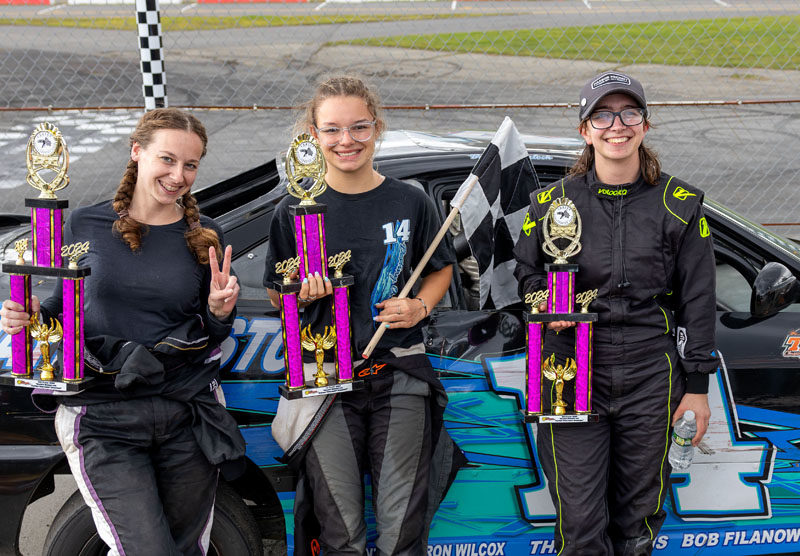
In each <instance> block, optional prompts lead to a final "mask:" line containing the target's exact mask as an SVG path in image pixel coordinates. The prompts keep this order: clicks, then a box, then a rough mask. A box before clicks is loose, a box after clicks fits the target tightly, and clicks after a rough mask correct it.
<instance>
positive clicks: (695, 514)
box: [0, 131, 800, 556]
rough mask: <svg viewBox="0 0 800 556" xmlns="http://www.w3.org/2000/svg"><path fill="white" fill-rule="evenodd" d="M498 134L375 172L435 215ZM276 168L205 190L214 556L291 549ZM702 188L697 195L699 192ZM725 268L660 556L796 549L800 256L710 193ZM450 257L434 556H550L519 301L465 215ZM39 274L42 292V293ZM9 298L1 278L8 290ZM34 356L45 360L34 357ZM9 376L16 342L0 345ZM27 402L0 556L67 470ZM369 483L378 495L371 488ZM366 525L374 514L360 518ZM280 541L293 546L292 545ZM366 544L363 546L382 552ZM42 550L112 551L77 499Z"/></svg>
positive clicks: (395, 137)
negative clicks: (216, 325)
mask: <svg viewBox="0 0 800 556" xmlns="http://www.w3.org/2000/svg"><path fill="white" fill-rule="evenodd" d="M523 138H524V140H525V141H526V144H527V147H528V152H529V156H530V159H531V162H532V163H533V165H534V167H535V169H536V171H537V174H538V178H539V180H540V182H541V183H543V184H545V183H548V182H550V181H555V180H557V179H559V178H561V177H562V176H564V174H565V173H566V170H567V169H568V168H569V166H570V165H571V164H572V163H573V162H574V160H575V159H576V157H577V156H578V154H579V152H580V150H581V149H582V146H583V143H582V142H581V141H577V140H572V139H563V138H549V137H539V136H523ZM490 139H491V134H490V133H479V132H465V133H458V134H450V135H432V134H426V133H420V132H412V131H396V132H388V133H387V134H386V136H385V137H384V139H383V141H382V143H381V146H380V150H379V152H378V154H377V156H376V164H377V167H378V169H379V171H380V172H381V173H382V174H385V175H389V176H393V177H396V178H398V179H401V180H404V181H406V182H408V183H410V184H412V185H413V186H414V187H419V188H421V189H422V190H424V191H425V192H426V193H427V194H428V195H429V196H430V198H431V199H432V200H433V201H434V203H435V204H436V206H437V207H438V208H439V209H440V211H441V214H442V218H443V219H444V217H445V216H446V215H447V213H449V211H450V202H451V200H452V199H453V196H454V194H455V192H456V190H457V189H458V187H459V185H460V184H461V183H462V182H463V181H464V179H465V178H466V176H467V175H468V174H469V172H470V170H471V168H472V166H473V165H474V164H475V162H476V160H477V159H478V158H479V157H480V154H481V152H482V151H483V149H484V148H485V146H486V145H487V143H488V141H489V140H490ZM281 169H282V161H280V160H271V161H269V162H267V163H266V164H263V165H261V166H259V167H256V168H253V169H252V170H249V171H247V172H244V173H242V174H240V175H237V176H234V177H232V178H230V179H227V180H224V181H222V182H219V183H217V184H214V185H212V186H210V187H208V188H205V189H203V190H200V191H198V192H197V193H196V196H197V198H198V201H199V202H200V205H201V209H202V211H203V213H204V214H207V215H209V216H211V217H213V218H215V219H216V221H217V222H218V223H219V224H220V225H221V226H222V228H223V230H224V232H225V239H226V242H227V243H230V244H231V245H233V249H234V259H235V260H234V269H235V271H236V273H237V274H238V276H239V281H240V284H241V286H242V291H241V294H240V297H239V304H238V316H237V318H236V320H235V322H234V326H233V330H232V332H231V334H230V337H228V338H227V339H226V341H225V342H224V344H223V346H222V347H223V360H222V364H223V370H222V385H223V389H224V391H225V397H226V400H227V406H228V410H229V411H230V413H231V414H232V415H233V416H234V417H235V418H236V419H237V421H238V423H239V426H240V428H241V431H242V433H243V435H244V436H245V439H246V441H247V459H248V467H247V471H246V472H245V474H244V476H242V477H241V478H240V479H238V480H236V481H234V482H232V483H230V484H227V483H223V484H221V485H220V492H219V493H218V496H217V505H216V514H215V519H214V529H213V531H212V539H211V542H212V547H211V552H210V553H211V554H223V555H234V554H235V555H241V554H261V553H262V552H263V551H265V550H266V552H263V553H267V554H283V553H284V552H285V553H288V554H292V552H293V550H292V545H293V519H292V507H293V503H294V476H293V473H292V472H291V470H290V469H289V468H288V467H286V466H284V465H283V464H281V463H280V461H279V458H280V456H281V455H282V452H281V450H280V448H279V447H278V446H277V444H276V443H275V442H274V440H273V439H272V437H271V434H270V424H271V422H272V419H273V418H274V416H275V410H276V408H277V403H278V399H279V396H280V394H279V392H278V388H279V386H280V385H281V384H283V382H284V379H285V370H284V360H283V342H282V337H281V321H280V318H279V315H278V313H277V311H276V310H275V309H274V308H272V306H271V305H270V303H269V301H268V299H267V297H266V293H265V290H264V287H263V285H262V276H263V271H264V257H265V253H266V249H267V245H268V242H269V237H268V230H269V223H270V221H271V218H272V213H273V210H274V208H275V206H276V204H277V203H278V202H279V201H280V199H281V198H282V197H283V196H284V195H286V194H287V192H286V188H285V181H284V179H283V177H282V171H281ZM696 185H698V186H699V187H701V188H702V184H696ZM705 212H706V218H707V220H708V223H709V224H710V227H711V230H712V234H713V239H714V250H715V256H716V263H717V264H716V267H717V342H718V348H719V352H720V354H721V356H722V361H723V365H722V366H721V369H720V371H719V372H718V373H716V374H714V375H712V377H711V383H710V389H709V403H710V405H711V409H712V419H711V423H710V426H709V430H708V433H707V434H706V437H705V439H704V440H703V442H702V443H701V445H700V447H699V449H698V450H697V451H696V454H695V458H694V463H693V464H692V465H691V466H690V467H689V468H688V469H686V470H684V471H676V472H674V473H673V474H672V478H671V482H670V485H669V492H668V493H666V494H667V496H666V503H665V509H666V511H667V514H668V517H667V521H666V522H665V524H664V526H663V528H662V530H661V532H660V533H659V535H658V536H657V537H656V538H655V539H654V553H655V554H703V555H705V554H709V555H710V554H726V555H727V554H765V553H769V554H790V553H798V552H800V472H798V469H800V394H798V393H800V314H798V313H799V312H800V283H799V282H798V279H799V278H800V248H798V246H797V245H796V244H795V243H793V242H791V241H788V240H786V239H783V238H781V237H779V236H777V235H775V234H773V233H771V232H770V231H768V230H767V229H766V228H764V227H762V226H760V225H758V224H755V223H753V222H750V221H748V220H746V219H745V218H742V217H741V216H739V215H737V214H735V213H733V212H732V211H730V210H728V209H726V208H725V207H723V206H722V205H720V204H717V203H715V202H714V201H712V200H709V199H706V201H705ZM0 231H2V232H3V235H2V237H0V245H2V248H3V252H4V253H5V257H6V260H10V259H11V258H12V257H14V256H15V255H16V254H15V252H14V251H13V246H14V242H15V240H17V239H19V238H21V237H25V236H26V235H27V234H28V233H29V222H28V217H27V216H25V215H20V216H16V215H7V216H0ZM449 233H450V234H451V238H452V240H453V243H454V245H455V247H456V252H457V255H458V272H456V273H454V278H453V281H452V284H451V286H450V288H449V291H448V294H447V295H446V296H445V298H444V299H443V300H442V302H441V303H440V304H439V305H438V306H437V307H436V308H435V309H434V311H433V312H432V314H431V316H430V319H429V321H428V324H427V326H426V327H425V331H424V333H425V344H426V348H427V352H428V356H429V358H430V360H431V362H432V364H433V366H434V368H435V369H436V370H437V371H438V373H439V377H440V379H441V381H442V383H443V384H444V386H445V388H446V390H447V393H448V396H449V405H448V407H447V411H446V413H445V425H446V426H447V428H448V430H449V432H450V435H451V436H452V437H453V438H454V440H455V441H456V442H457V444H458V445H459V447H460V448H461V449H462V450H463V451H464V453H465V455H466V457H467V459H468V461H469V463H468V464H467V465H466V466H465V467H463V468H462V469H461V470H460V471H459V472H458V474H457V476H456V478H455V481H454V483H453V485H452V486H451V488H450V490H449V491H448V493H447V496H446V497H445V499H444V500H443V502H442V504H441V506H440V507H439V510H438V512H437V514H436V517H435V519H434V521H433V525H432V527H431V530H430V537H429V544H428V554H429V555H437V556H444V555H447V556H451V555H455V556H500V555H510V556H516V555H521V554H554V553H555V546H554V541H553V524H554V521H555V510H554V507H553V505H552V502H551V500H550V495H549V492H548V486H547V483H546V478H545V477H544V474H543V473H542V471H541V468H540V466H539V462H538V461H537V455H536V425H535V424H531V423H526V422H525V420H524V419H523V417H522V414H521V412H520V410H521V408H522V407H523V404H524V392H523V381H524V365H525V352H524V342H525V328H524V324H523V317H522V313H523V310H524V307H523V305H522V303H519V304H517V305H512V306H509V307H506V308H505V309H502V310H491V311H490V310H478V308H477V305H478V298H479V294H478V290H477V288H478V271H477V264H476V262H475V259H474V258H473V257H472V254H471V252H470V249H469V245H468V243H467V242H466V239H465V237H464V233H463V231H462V230H461V227H460V226H459V223H458V221H456V222H455V223H454V225H453V226H451V227H450V230H449ZM51 288H52V282H49V281H47V280H45V281H43V282H42V283H40V284H38V285H37V286H36V293H38V294H39V295H40V297H42V296H46V295H47V294H48V292H49V291H50V289H51ZM0 295H2V296H5V297H3V298H4V299H5V298H6V297H8V277H7V276H3V277H2V282H0ZM37 353H38V352H37ZM0 364H1V365H2V371H3V372H6V371H8V370H10V368H11V341H10V337H9V336H7V335H5V334H2V333H0ZM30 393H31V392H30V390H29V389H26V388H20V387H11V386H0V507H2V508H4V512H3V514H4V519H2V520H0V554H6V553H10V554H14V553H16V550H17V547H18V536H19V529H20V523H21V520H22V516H23V513H24V511H25V508H26V507H27V506H28V505H29V504H30V503H31V502H33V501H34V500H36V499H38V498H40V497H42V496H46V495H48V494H49V493H51V492H52V491H53V485H54V476H55V475H57V474H60V473H68V472H69V471H68V469H67V467H66V462H65V458H64V456H63V454H62V452H61V448H60V447H59V446H58V442H57V440H56V438H55V433H54V431H53V426H52V416H51V415H47V414H44V413H41V412H39V411H38V410H37V409H36V408H35V407H34V406H33V404H32V403H31V397H30ZM367 488H368V489H369V485H367ZM368 513H369V514H370V519H371V510H369V509H368ZM284 543H285V544H284ZM370 551H373V552H374V548H372V547H370V548H368V554H372V553H373V552H370ZM44 553H45V554H49V555H63V554H85V555H92V554H102V553H104V549H103V544H102V541H100V540H99V537H98V536H97V535H96V533H95V531H94V526H93V524H92V522H91V517H90V515H89V510H88V508H86V507H85V506H84V505H83V502H82V499H81V498H80V495H79V494H78V493H75V494H74V495H73V496H72V497H71V498H70V499H69V500H68V501H67V502H66V503H65V504H64V505H63V507H62V508H61V509H60V510H59V513H58V515H57V516H56V518H55V520H54V522H53V524H52V526H51V528H50V531H49V533H48V536H47V539H46V541H45V551H44Z"/></svg>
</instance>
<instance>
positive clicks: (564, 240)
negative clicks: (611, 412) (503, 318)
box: [524, 197, 598, 423]
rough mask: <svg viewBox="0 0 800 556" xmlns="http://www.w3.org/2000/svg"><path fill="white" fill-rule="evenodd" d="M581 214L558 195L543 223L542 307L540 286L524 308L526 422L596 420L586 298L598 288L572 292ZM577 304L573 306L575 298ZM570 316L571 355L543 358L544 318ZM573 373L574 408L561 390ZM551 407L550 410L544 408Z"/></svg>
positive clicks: (590, 318)
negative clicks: (552, 395)
mask: <svg viewBox="0 0 800 556" xmlns="http://www.w3.org/2000/svg"><path fill="white" fill-rule="evenodd" d="M582 228H583V226H582V223H581V216H580V214H579V213H578V209H577V208H576V207H575V203H573V202H572V201H571V200H570V199H568V198H566V197H560V198H558V199H556V200H555V201H553V202H552V203H551V204H550V206H549V207H548V209H547V213H546V214H545V216H544V219H543V223H542V251H544V252H545V253H546V254H547V255H550V256H551V257H553V262H552V263H545V265H544V270H545V272H547V290H545V294H546V295H545V298H546V300H547V310H546V312H541V311H540V310H539V307H540V305H541V303H543V302H544V299H542V292H531V293H529V294H527V295H526V296H525V303H527V304H530V305H531V311H530V312H529V313H525V315H524V317H525V321H526V323H527V338H526V347H527V354H526V373H527V377H526V402H525V410H524V417H525V420H526V421H527V422H539V423H586V422H589V421H597V419H598V415H597V413H595V412H593V411H592V399H591V394H592V386H591V375H592V351H593V350H592V329H593V323H594V322H595V321H596V320H597V314H596V313H590V312H589V304H590V303H591V302H592V301H593V300H594V299H596V298H597V290H596V289H595V290H590V291H587V292H582V293H579V294H577V295H576V293H575V274H576V273H577V272H578V270H579V267H578V265H577V264H574V263H570V262H569V258H570V257H573V256H575V255H576V254H577V253H579V252H580V250H581V243H580V239H581V232H582ZM576 301H577V302H578V303H579V304H580V305H581V310H580V312H576V311H575V302H576ZM557 321H571V322H574V323H575V358H574V359H570V358H568V359H567V360H566V362H565V363H564V364H563V365H556V364H555V354H552V355H551V356H550V357H549V358H545V356H544V355H543V353H542V350H543V349H544V329H545V326H546V325H547V323H550V322H557ZM542 376H544V377H545V378H546V379H548V380H550V381H553V382H554V386H555V392H556V399H555V400H554V401H553V402H552V405H551V407H546V405H547V404H546V402H545V396H544V393H545V391H546V390H545V388H544V385H543V384H542V379H541V377H542ZM572 379H575V403H574V408H573V411H568V410H567V402H565V401H564V397H563V392H564V385H565V383H566V382H568V381H570V380H572ZM548 411H551V413H548Z"/></svg>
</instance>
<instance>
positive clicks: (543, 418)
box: [521, 411, 600, 425]
mask: <svg viewBox="0 0 800 556" xmlns="http://www.w3.org/2000/svg"><path fill="white" fill-rule="evenodd" d="M521 413H522V416H523V417H524V418H525V422H526V423H553V424H555V425H558V424H561V423H596V422H597V421H599V420H600V416H599V415H598V414H597V413H593V412H589V413H567V414H565V415H550V414H546V413H528V412H527V411H522V412H521Z"/></svg>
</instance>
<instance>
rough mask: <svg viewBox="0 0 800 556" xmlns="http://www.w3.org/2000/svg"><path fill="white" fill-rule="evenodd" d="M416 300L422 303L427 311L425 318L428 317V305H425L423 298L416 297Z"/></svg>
mask: <svg viewBox="0 0 800 556" xmlns="http://www.w3.org/2000/svg"><path fill="white" fill-rule="evenodd" d="M414 299H417V300H419V302H420V303H422V309H423V310H424V311H425V316H426V317H427V316H428V305H427V304H426V303H425V300H424V299H422V298H421V297H415V298H414Z"/></svg>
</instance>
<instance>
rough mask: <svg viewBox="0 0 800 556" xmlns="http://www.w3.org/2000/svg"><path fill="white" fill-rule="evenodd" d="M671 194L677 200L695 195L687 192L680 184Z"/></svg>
mask: <svg viewBox="0 0 800 556" xmlns="http://www.w3.org/2000/svg"><path fill="white" fill-rule="evenodd" d="M672 196H673V197H675V198H676V199H678V200H679V201H685V200H686V199H688V198H689V197H697V195H696V194H694V193H689V192H688V191H686V190H685V189H684V188H682V187H681V186H678V187H676V188H675V191H673V192H672Z"/></svg>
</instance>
